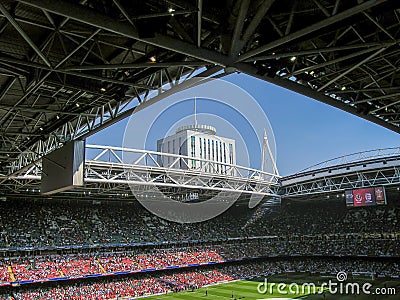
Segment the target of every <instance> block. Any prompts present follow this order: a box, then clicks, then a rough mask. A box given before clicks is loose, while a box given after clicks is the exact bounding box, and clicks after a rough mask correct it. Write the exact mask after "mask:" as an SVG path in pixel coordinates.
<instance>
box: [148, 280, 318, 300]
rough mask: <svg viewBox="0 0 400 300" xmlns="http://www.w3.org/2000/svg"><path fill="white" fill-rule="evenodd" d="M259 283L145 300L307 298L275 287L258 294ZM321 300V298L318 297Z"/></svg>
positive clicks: (245, 281) (219, 287) (237, 284)
mask: <svg viewBox="0 0 400 300" xmlns="http://www.w3.org/2000/svg"><path fill="white" fill-rule="evenodd" d="M259 283H260V282H257V281H247V280H241V281H236V282H231V283H226V284H220V285H216V286H210V287H208V288H201V289H198V290H194V291H193V292H192V291H184V292H180V293H172V294H168V295H163V296H152V297H149V298H146V299H151V300H155V299H160V300H168V299H169V300H174V299H185V300H186V299H187V300H189V299H194V300H195V299H202V300H206V299H210V300H211V299H212V300H214V299H215V300H218V299H221V300H222V299H237V300H239V299H242V300H257V299H259V300H264V299H278V298H280V299H295V298H302V297H305V296H307V294H301V293H299V294H291V293H289V291H288V292H287V294H285V295H282V294H279V293H277V292H276V286H274V287H273V289H272V290H273V293H272V294H270V293H269V288H268V293H267V294H260V293H258V291H257V285H258V284H259ZM206 289H207V290H208V296H206ZM232 292H233V298H232ZM320 297H321V298H322V296H321V295H320Z"/></svg>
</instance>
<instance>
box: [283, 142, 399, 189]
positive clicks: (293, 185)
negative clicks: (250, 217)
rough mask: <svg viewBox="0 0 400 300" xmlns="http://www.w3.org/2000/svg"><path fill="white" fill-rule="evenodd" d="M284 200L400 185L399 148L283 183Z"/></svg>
mask: <svg viewBox="0 0 400 300" xmlns="http://www.w3.org/2000/svg"><path fill="white" fill-rule="evenodd" d="M280 183H281V191H280V193H281V194H283V195H284V197H291V196H301V195H311V194H320V193H330V192H343V191H344V190H346V189H354V188H362V187H370V186H376V185H384V186H391V185H394V184H399V183H400V148H387V149H377V150H371V151H365V152H358V153H354V154H351V155H346V156H341V157H338V158H335V159H331V160H328V161H325V162H322V163H320V164H317V165H314V166H312V167H310V168H307V169H305V170H302V171H300V172H299V173H297V174H294V175H290V176H286V177H282V178H281V179H280Z"/></svg>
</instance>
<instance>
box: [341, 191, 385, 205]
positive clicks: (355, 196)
mask: <svg viewBox="0 0 400 300" xmlns="http://www.w3.org/2000/svg"><path fill="white" fill-rule="evenodd" d="M345 196H346V206H347V207H360V206H375V205H385V204H386V195H385V188H384V187H383V186H376V187H368V188H362V189H354V190H346V191H345Z"/></svg>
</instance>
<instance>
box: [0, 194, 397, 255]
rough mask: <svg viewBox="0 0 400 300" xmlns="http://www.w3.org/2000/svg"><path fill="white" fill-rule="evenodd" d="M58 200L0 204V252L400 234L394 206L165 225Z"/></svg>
mask: <svg viewBox="0 0 400 300" xmlns="http://www.w3.org/2000/svg"><path fill="white" fill-rule="evenodd" d="M57 201H58V202H55V203H50V202H48V201H47V202H46V201H44V202H43V200H21V201H15V202H12V201H5V202H1V203H0V228H1V231H0V248H1V247H3V248H9V247H49V246H66V245H93V244H110V243H144V242H163V241H186V240H210V239H225V238H236V237H246V236H247V237H250V236H262V235H273V236H295V235H321V234H336V233H387V232H394V233H399V232H400V224H399V222H398V220H399V217H400V212H399V208H398V207H386V206H385V207H367V208H363V209H347V208H346V207H345V205H344V203H342V202H340V201H336V202H332V201H331V202H330V203H320V202H316V203H302V202H301V203H296V202H295V201H292V202H291V203H285V204H283V205H282V207H281V208H280V209H278V208H268V207H267V208H263V209H260V208H258V209H256V210H250V209H248V208H246V209H243V208H244V207H236V206H233V207H232V208H231V209H230V210H228V211H227V212H226V213H224V214H222V215H221V216H219V217H217V218H214V219H212V220H209V221H206V222H202V223H196V224H178V223H173V222H169V221H165V220H163V219H160V218H158V217H157V216H154V215H152V214H151V213H149V212H148V211H147V210H145V209H144V208H143V207H142V206H140V204H138V203H136V202H132V203H128V202H111V203H100V204H93V203H91V202H84V201H81V202H79V201H78V202H76V203H75V202H74V203H69V202H68V201H60V200H57ZM71 201H72V200H71Z"/></svg>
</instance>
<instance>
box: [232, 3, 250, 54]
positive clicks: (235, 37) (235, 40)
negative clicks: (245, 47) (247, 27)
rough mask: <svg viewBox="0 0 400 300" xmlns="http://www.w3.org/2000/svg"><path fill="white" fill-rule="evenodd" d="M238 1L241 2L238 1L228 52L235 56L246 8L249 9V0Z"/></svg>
mask: <svg viewBox="0 0 400 300" xmlns="http://www.w3.org/2000/svg"><path fill="white" fill-rule="evenodd" d="M238 1H241V3H240V9H239V14H238V16H237V18H236V23H235V28H234V29H233V34H232V40H231V49H230V51H229V54H230V55H231V56H236V53H237V51H238V49H237V46H238V41H239V40H240V37H241V35H242V30H243V25H244V21H245V19H246V15H247V10H248V9H249V4H250V0H238Z"/></svg>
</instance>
